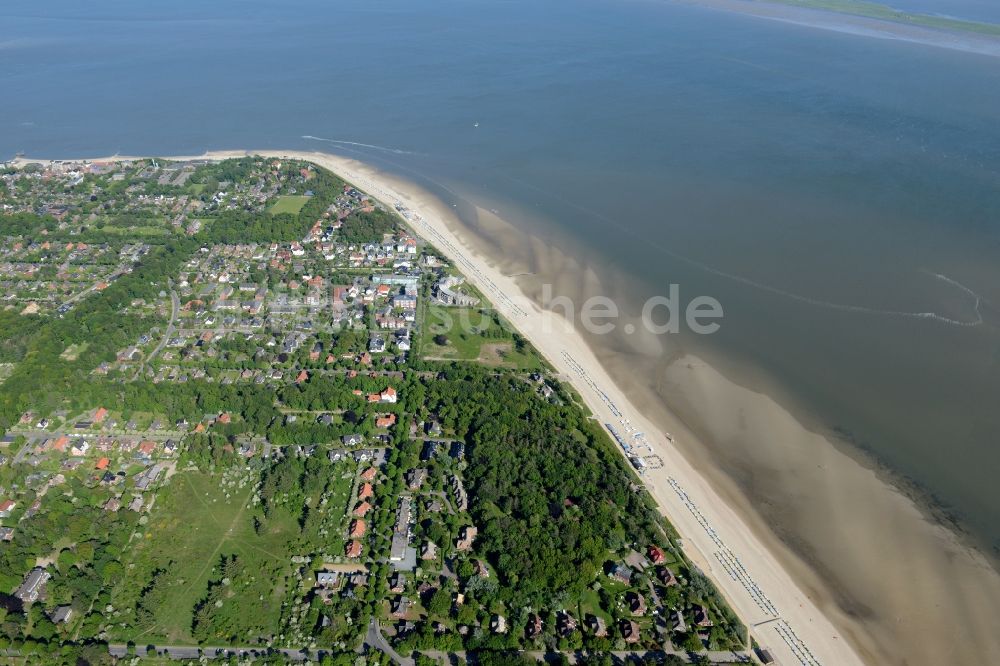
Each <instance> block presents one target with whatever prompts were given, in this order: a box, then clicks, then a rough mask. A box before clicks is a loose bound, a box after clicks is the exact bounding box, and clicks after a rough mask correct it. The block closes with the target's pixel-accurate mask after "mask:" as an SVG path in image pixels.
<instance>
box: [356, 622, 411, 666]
mask: <svg viewBox="0 0 1000 666" xmlns="http://www.w3.org/2000/svg"><path fill="white" fill-rule="evenodd" d="M365 645H367V646H368V647H372V648H375V649H377V650H380V651H381V652H384V653H386V654H387V655H389V657H391V658H392V661H393V662H394V663H396V664H398V665H399V666H414V663H415V662H414V661H413V659H410V658H409V657H404V656H402V655H400V654H399V653H398V652H396V651H395V650H393V649H392V646H391V645H389V641H387V640H385V636H383V635H382V628H381V627H380V626H379V624H378V620H376V619H375V618H372V619H371V622H369V623H368V633H367V634H365Z"/></svg>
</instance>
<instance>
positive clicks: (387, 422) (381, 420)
mask: <svg viewBox="0 0 1000 666" xmlns="http://www.w3.org/2000/svg"><path fill="white" fill-rule="evenodd" d="M394 425H396V415H395V414H386V415H385V416H376V417H375V427H376V428H388V427H389V426H394Z"/></svg>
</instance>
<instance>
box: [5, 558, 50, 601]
mask: <svg viewBox="0 0 1000 666" xmlns="http://www.w3.org/2000/svg"><path fill="white" fill-rule="evenodd" d="M51 577H52V574H50V573H49V572H48V571H46V570H45V569H43V568H42V567H35V568H34V569H32V570H31V571H29V572H28V575H26V576H25V577H24V582H22V583H21V586H20V587H19V588H17V591H16V592H14V596H15V597H17V598H18V599H20V600H21V601H23V602H24V603H26V604H30V603H33V602H35V601H37V600H38V597H39V596H41V594H42V593H43V592H44V591H45V583H47V582H48V580H49V578H51Z"/></svg>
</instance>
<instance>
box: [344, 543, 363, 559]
mask: <svg viewBox="0 0 1000 666" xmlns="http://www.w3.org/2000/svg"><path fill="white" fill-rule="evenodd" d="M344 554H345V555H347V557H361V542H360V541H352V542H351V543H349V544H347V548H345V549H344Z"/></svg>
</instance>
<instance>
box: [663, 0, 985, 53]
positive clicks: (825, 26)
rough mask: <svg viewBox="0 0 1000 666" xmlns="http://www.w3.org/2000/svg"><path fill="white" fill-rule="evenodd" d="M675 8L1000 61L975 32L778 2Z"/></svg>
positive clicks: (737, 0)
mask: <svg viewBox="0 0 1000 666" xmlns="http://www.w3.org/2000/svg"><path fill="white" fill-rule="evenodd" d="M674 1H675V2H677V3H678V4H685V5H689V6H692V7H702V8H705V9H711V10H716V11H723V12H729V13H734V14H742V15H744V16H754V17H757V18H761V19H765V20H769V21H776V22H779V23H791V24H794V25H798V26H803V27H808V28H817V29H820V30H829V31H832V32H840V33H844V34H849V35H857V36H859V37H873V38H876V39H892V40H896V41H902V42H909V43H911V44H919V45H923V46H932V47H936V48H943V49H950V50H953V51H961V52H964V53H975V54H978V55H985V56H991V57H1000V39H996V38H993V37H990V36H988V35H985V34H979V33H974V32H957V31H951V30H945V29H935V28H931V27H925V26H921V25H910V24H906V23H900V22H896V21H889V20H886V19H879V18H873V17H869V16H861V15H858V14H849V13H840V12H834V11H828V10H824V9H819V8H810V7H805V6H798V5H794V4H784V3H782V2H780V0H776V1H775V2H768V1H767V0H674Z"/></svg>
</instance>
